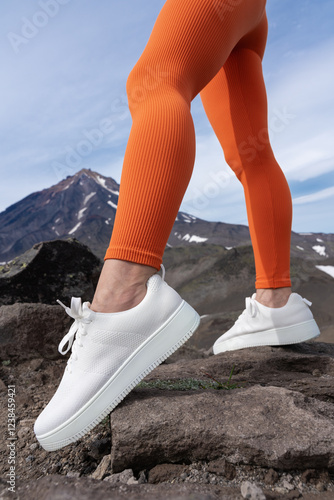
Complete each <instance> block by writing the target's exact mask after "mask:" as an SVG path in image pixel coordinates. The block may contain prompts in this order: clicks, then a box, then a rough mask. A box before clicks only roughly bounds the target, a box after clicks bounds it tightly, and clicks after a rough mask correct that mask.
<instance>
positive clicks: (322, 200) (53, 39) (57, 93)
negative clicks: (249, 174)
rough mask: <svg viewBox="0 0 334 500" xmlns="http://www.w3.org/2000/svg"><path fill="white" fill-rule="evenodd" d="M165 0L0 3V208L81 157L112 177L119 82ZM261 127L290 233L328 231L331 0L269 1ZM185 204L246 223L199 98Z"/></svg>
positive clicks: (116, 169) (332, 228)
mask: <svg viewBox="0 0 334 500" xmlns="http://www.w3.org/2000/svg"><path fill="white" fill-rule="evenodd" d="M164 3H165V2H164V0H145V2H144V1H142V2H138V1H137V0H122V1H121V2H119V1H116V0H99V1H97V2H93V0H37V1H35V0H12V1H11V2H2V3H1V5H0V36H1V44H0V63H1V68H2V71H1V79H0V92H1V99H0V137H1V144H2V146H1V163H0V176H1V184H0V211H3V210H5V209H6V208H7V207H8V206H10V205H12V204H13V203H15V202H17V201H19V200H21V199H22V198H24V197H25V196H27V195H29V194H30V193H32V192H35V191H39V190H41V189H44V188H48V187H50V186H51V185H54V184H56V183H57V182H59V181H60V180H61V179H63V178H65V177H66V176H68V175H73V174H75V173H76V172H77V171H79V170H80V169H82V168H90V169H91V170H94V171H97V172H99V173H100V174H102V175H105V176H109V177H112V178H114V179H115V180H116V181H117V182H120V178H121V170H122V162H123V156H124V152H125V148H126V144H127V140H128V136H129V133H130V129H131V117H130V113H129V110H128V107H127V96H126V91H125V86H126V80H127V77H128V75H129V73H130V71H131V69H132V68H133V66H134V65H135V63H136V62H137V60H138V59H139V57H140V55H141V53H142V51H143V49H144V47H145V45H146V43H147V40H148V37H149V35H150V33H151V30H152V28H153V25H154V22H155V20H156V18H157V16H158V14H159V11H160V9H161V7H162V6H163V4H164ZM267 15H268V20H269V35H268V43H267V48H266V53H265V56H264V60H263V69H264V78H265V82H266V86H267V94H268V103H269V109H268V119H269V132H270V138H271V142H272V146H273V149H274V152H275V156H276V158H277V160H278V162H279V163H280V165H281V167H282V169H283V171H284V173H285V175H286V177H287V180H288V182H289V185H290V189H291V193H292V198H293V226H292V229H293V230H294V231H296V232H325V233H334V217H333V213H334V140H333V137H334V120H333V114H334V92H333V89H334V64H333V63H334V60H333V59H334V29H333V28H334V26H333V24H334V22H333V19H334V2H333V1H332V0H317V1H316V2H315V1H314V0H293V1H292V0H267ZM191 112H192V116H193V119H194V124H195V131H196V160H195V166H194V171H193V176H192V178H191V181H190V183H189V186H188V189H187V191H186V194H185V196H184V199H183V202H182V205H181V210H183V211H185V212H188V213H190V214H192V215H195V216H197V217H201V218H203V219H206V220H210V221H221V222H229V223H234V224H247V214H246V208H245V201H244V196H243V189H242V186H241V184H240V183H239V181H238V180H237V179H236V177H235V176H234V174H233V173H232V171H231V170H230V169H229V167H228V166H227V164H226V163H225V161H224V156H223V153H222V149H221V147H220V145H219V143H218V140H217V139H216V136H215V135H214V133H213V130H212V128H211V126H210V124H209V122H208V120H207V117H206V115H205V113H204V110H203V107H202V104H201V100H200V97H199V96H197V97H196V98H195V99H194V100H193V101H192V104H191Z"/></svg>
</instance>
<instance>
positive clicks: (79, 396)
mask: <svg viewBox="0 0 334 500" xmlns="http://www.w3.org/2000/svg"><path fill="white" fill-rule="evenodd" d="M77 300H80V299H77ZM182 302H183V301H182V299H181V297H180V296H179V294H178V293H177V292H176V291H175V290H173V289H172V288H171V287H170V286H168V285H167V283H166V282H165V281H164V280H163V279H162V278H161V277H160V276H159V275H158V274H154V275H153V276H151V278H150V279H149V280H148V282H147V293H146V295H145V297H144V299H143V300H142V302H140V304H138V305H137V306H135V307H134V308H132V309H129V310H127V311H122V312H119V313H111V314H105V313H96V312H94V311H92V310H90V309H89V304H88V303H84V304H83V306H82V308H81V309H80V307H81V304H79V303H78V302H76V305H75V306H74V303H73V302H72V306H73V308H74V307H75V312H73V311H72V313H73V316H72V314H71V316H72V317H74V318H75V322H74V324H73V325H72V327H71V328H72V333H70V332H71V330H70V332H69V333H68V334H67V335H65V337H64V339H63V341H62V342H61V343H60V346H61V348H62V349H63V347H64V345H65V341H66V340H68V341H69V343H71V342H72V341H73V338H74V335H73V332H74V330H75V340H74V341H73V345H72V354H71V357H70V359H69V360H68V363H67V367H66V369H65V372H64V374H63V377H62V380H61V382H60V385H59V387H58V390H57V391H56V393H55V395H54V396H53V398H52V399H51V401H50V402H49V404H48V405H47V406H46V408H45V409H44V410H43V412H42V413H41V414H40V415H39V417H38V419H37V420H36V422H35V427H34V430H35V433H36V434H37V435H39V436H41V435H43V434H46V433H47V432H49V431H51V430H54V429H55V428H56V427H57V426H60V425H61V424H62V423H64V422H66V421H67V420H68V418H70V417H71V416H73V415H74V414H75V413H76V412H77V411H78V410H80V408H82V407H83V406H84V405H85V403H86V402H88V401H89V400H90V399H91V398H92V397H94V395H95V394H96V393H97V391H98V390H99V389H101V387H103V385H104V384H105V383H107V382H108V380H109V379H110V377H111V376H112V375H113V374H115V373H116V371H117V370H118V369H119V368H120V367H121V366H122V364H123V363H124V361H125V360H126V359H127V358H128V357H129V356H130V355H131V354H132V353H133V352H134V351H135V350H136V349H137V348H138V347H139V346H140V345H141V344H142V343H143V342H145V341H146V340H147V339H148V338H149V337H150V336H151V335H152V334H153V333H154V332H155V331H156V330H157V329H158V328H160V327H161V326H162V325H163V324H164V323H165V322H166V321H168V319H169V318H170V317H171V315H173V313H174V312H175V311H176V310H177V309H178V307H179V306H180V304H181V303H182ZM79 306H80V307H79ZM68 309H69V310H72V309H70V308H68ZM82 319H83V321H82Z"/></svg>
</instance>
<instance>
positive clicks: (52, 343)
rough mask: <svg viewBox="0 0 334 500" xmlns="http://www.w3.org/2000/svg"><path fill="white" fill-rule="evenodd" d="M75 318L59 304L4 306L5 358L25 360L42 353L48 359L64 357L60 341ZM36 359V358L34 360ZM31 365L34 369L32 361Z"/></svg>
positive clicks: (0, 332)
mask: <svg viewBox="0 0 334 500" xmlns="http://www.w3.org/2000/svg"><path fill="white" fill-rule="evenodd" d="M72 321H73V320H72V318H70V317H69V316H68V315H67V314H65V312H64V310H63V308H62V307H60V306H58V305H57V306H49V305H46V304H14V305H12V306H1V307H0V346H1V359H2V360H7V359H11V361H13V360H15V361H20V362H22V361H24V360H27V359H33V358H36V357H39V356H42V358H46V359H55V358H57V357H60V356H61V355H60V354H59V352H58V344H59V342H60V341H61V339H62V338H63V336H64V335H65V333H66V332H67V331H68V329H69V327H70V325H71V323H72ZM34 362H36V360H35V359H34V360H33V361H31V363H34ZM31 368H32V369H34V367H33V365H32V364H31Z"/></svg>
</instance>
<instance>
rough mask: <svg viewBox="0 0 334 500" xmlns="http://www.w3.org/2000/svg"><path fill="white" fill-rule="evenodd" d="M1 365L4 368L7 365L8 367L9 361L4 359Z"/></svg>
mask: <svg viewBox="0 0 334 500" xmlns="http://www.w3.org/2000/svg"><path fill="white" fill-rule="evenodd" d="M2 364H3V365H4V366H8V365H10V359H6V361H3V362H2Z"/></svg>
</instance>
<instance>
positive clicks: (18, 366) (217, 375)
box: [0, 241, 334, 500]
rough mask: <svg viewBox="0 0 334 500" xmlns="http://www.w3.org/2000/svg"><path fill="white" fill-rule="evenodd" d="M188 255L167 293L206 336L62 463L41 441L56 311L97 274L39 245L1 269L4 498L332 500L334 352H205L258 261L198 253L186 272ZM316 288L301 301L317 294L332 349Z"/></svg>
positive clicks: (94, 266)
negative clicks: (175, 293)
mask: <svg viewBox="0 0 334 500" xmlns="http://www.w3.org/2000/svg"><path fill="white" fill-rule="evenodd" d="M211 250H212V252H213V255H216V253H215V252H216V249H213V248H212V249H211ZM198 251H199V250H198ZM64 252H65V254H66V256H67V257H66V259H64ZM182 252H183V250H182ZM182 252H181V251H177V252H176V251H175V252H174V254H173V255H174V257H173V258H174V261H173V262H174V263H173V262H170V263H169V265H168V268H169V270H170V281H169V280H167V282H170V284H171V285H173V286H175V288H177V289H180V291H181V292H182V295H183V296H184V298H185V299H187V300H188V301H189V302H190V303H191V304H192V305H196V308H197V309H198V310H199V312H200V314H202V315H203V316H204V317H202V322H201V326H200V328H199V330H198V331H197V332H196V334H195V335H194V336H193V338H192V339H191V340H190V341H189V342H188V343H187V344H186V345H185V346H184V347H182V348H181V349H180V350H179V351H177V352H176V353H175V354H174V355H173V356H172V357H170V358H169V359H168V360H167V361H166V362H165V363H164V364H162V365H161V366H159V367H158V368H157V369H156V370H154V371H153V372H152V373H151V374H150V375H149V376H148V377H147V378H146V379H145V381H143V382H142V383H141V384H140V385H139V386H138V387H137V388H136V389H135V390H134V391H133V392H132V393H131V394H129V395H128V397H126V398H125V400H124V401H123V402H122V403H121V404H120V405H119V406H118V407H117V408H116V409H115V410H114V411H113V412H112V413H111V415H110V416H109V417H108V418H105V419H104V421H103V422H101V423H100V424H99V425H98V426H96V427H95V428H94V429H93V430H92V431H91V432H90V433H89V434H87V435H86V436H85V437H84V438H82V439H81V440H79V441H78V442H76V443H74V444H72V445H69V446H67V447H65V448H63V449H61V450H58V451H55V452H46V451H45V450H43V449H42V448H41V447H40V446H39V444H38V442H37V441H36V438H35V436H34V433H33V425H34V421H35V419H36V418H37V416H38V415H39V413H40V412H41V410H42V409H43V408H44V406H45V405H46V404H47V403H48V401H49V400H50V399H51V397H52V395H53V394H54V392H55V390H56V388H57V386H58V384H59V381H60V378H61V376H62V373H63V370H64V368H65V364H66V359H65V358H64V357H62V356H61V355H60V354H59V352H58V349H57V348H58V344H59V342H60V340H61V339H62V337H63V336H64V334H65V333H66V332H67V331H68V328H69V326H70V324H71V321H72V320H71V319H70V318H69V317H68V316H67V315H66V314H65V313H64V311H63V309H62V308H61V307H60V306H56V305H51V304H54V302H55V299H56V298H59V299H61V300H63V301H64V302H66V304H68V303H69V299H70V297H71V296H73V295H75V296H81V297H84V299H85V298H86V299H89V297H90V296H91V295H92V293H93V289H94V283H95V282H96V277H97V275H98V270H99V268H100V263H99V261H97V260H96V258H95V257H94V256H92V255H91V253H90V252H89V250H88V249H87V248H86V247H84V246H83V245H81V244H78V243H77V242H71V241H69V242H60V243H59V242H53V243H52V244H50V243H44V244H41V245H37V246H35V247H34V249H32V251H31V254H29V255H26V256H25V257H24V258H23V257H22V258H21V259H18V260H17V261H16V262H14V263H12V264H11V266H9V268H8V269H7V268H6V269H5V268H4V269H2V271H1V273H0V282H1V283H0V295H1V297H0V345H1V351H0V403H1V404H0V432H1V435H2V436H3V440H2V444H3V445H2V447H1V450H0V472H1V474H0V500H1V499H4V500H8V499H12V498H19V499H21V498H22V499H24V500H30V499H31V500H36V499H37V498H38V499H41V500H42V499H43V500H44V499H47V500H48V499H50V500H58V499H59V500H61V499H69V498H71V499H81V500H90V499H92V498H94V499H107V498H108V499H109V498H113V499H134V500H141V499H145V500H146V499H148V500H150V499H152V500H153V499H154V500H156V499H157V500H158V499H164V500H167V499H169V500H211V499H212V500H213V499H226V500H230V499H231V500H232V499H233V500H241V499H243V498H249V499H253V500H256V499H257V500H263V499H272V500H274V499H281V498H291V499H294V498H300V499H308V500H311V499H317V500H318V499H319V500H327V499H334V439H333V436H334V384H333V381H334V344H331V343H323V342H322V341H321V340H323V336H322V337H320V339H319V340H320V342H313V343H307V344H306V343H304V344H300V345H296V346H289V347H284V348H270V347H263V348H256V349H245V350H240V351H234V352H231V353H227V354H221V355H218V356H213V355H212V354H211V353H210V351H209V350H208V347H209V346H211V345H212V343H213V341H214V340H215V339H216V338H217V337H218V336H219V335H221V333H222V332H224V331H225V330H226V329H228V328H229V327H230V326H231V324H232V323H233V322H234V320H235V319H236V317H237V316H238V314H239V313H240V312H241V311H240V310H238V309H239V308H241V307H242V305H243V300H244V298H243V300H241V299H240V297H241V294H245V290H244V289H243V288H242V286H243V285H242V280H244V281H245V283H246V282H247V283H249V282H250V281H251V280H252V279H253V277H252V275H251V273H252V271H249V269H251V267H250V266H249V259H250V256H249V249H248V250H247V249H244V250H240V251H238V253H235V255H234V254H233V255H232V254H231V255H230V256H229V257H228V259H227V258H226V256H225V254H224V252H225V251H220V250H219V252H220V253H223V254H224V255H220V253H219V252H218V253H219V256H218V257H219V259H220V260H219V259H218V261H216V260H215V259H216V257H214V258H213V256H210V255H211V254H210V255H206V256H204V257H203V256H201V255H198V258H197V260H196V263H197V264H196V263H194V267H193V268H192V267H191V266H190V265H189V266H190V267H189V269H188V268H186V264H185V263H187V262H188V261H189V259H186V258H185V256H184V255H183V254H182ZM28 253H29V252H28ZM179 253H180V254H182V255H179ZM225 253H226V252H225ZM218 257H217V258H218ZM178 258H179V260H180V263H178V261H177V259H178ZM211 258H212V259H213V261H212V262H211V261H210V259H211ZM226 259H227V260H226ZM51 260H52V270H51V271H50V273H51V274H50V276H51V277H50V276H48V273H47V272H45V270H46V269H47V268H46V267H45V266H46V265H47V263H48V262H50V261H51ZM81 261H82V262H84V263H85V266H86V272H85V273H84V274H83V275H80V274H78V273H79V271H78V267H77V265H78V262H79V263H80V262H81ZM65 264H66V265H65ZM167 264H168V259H167ZM80 265H81V264H80ZM180 266H181V267H180ZM196 266H197V267H196ZM208 266H209V267H208ZM211 268H212V269H211ZM209 269H211V271H210V272H209ZM219 269H220V271H219ZM195 271H196V272H195ZM218 271H219V272H218ZM187 273H188V274H187ZM196 273H197V274H196ZM210 273H211V274H210ZM215 273H216V274H215ZM219 273H220V274H219ZM247 273H248V274H247ZM305 276H306V274H305ZM307 276H309V275H307ZM311 278H312V279H311ZM311 278H309V277H307V278H303V279H301V285H300V286H301V289H300V293H303V294H304V292H305V293H308V290H309V291H310V292H311V291H312V290H313V292H312V293H313V294H314V297H315V299H316V300H315V301H314V302H315V306H316V307H315V310H316V311H317V313H316V314H317V320H318V317H319V319H320V323H321V324H320V327H321V328H322V329H323V328H329V330H327V334H328V339H327V338H326V340H327V341H328V342H330V341H331V339H332V335H333V333H332V330H330V329H332V324H333V322H332V316H331V315H332V314H333V311H332V308H331V307H330V303H331V300H332V298H331V296H330V293H327V292H326V293H325V291H326V290H327V291H328V290H330V288H328V287H329V286H332V285H331V282H329V281H328V279H327V277H323V278H321V279H322V281H318V282H317V281H316V280H315V278H314V277H313V276H311ZM196 280H197V281H196ZM219 280H220V281H219ZM303 280H304V281H303ZM326 280H327V281H326ZM49 281H50V283H52V286H51V285H50V284H49ZM303 283H304V284H303ZM317 283H318V285H317ZM36 284H38V286H36ZM224 284H225V285H224ZM316 285H317V286H318V288H317V289H315V286H316ZM303 286H304V287H309V288H305V290H304V288H303ZM217 287H218V288H217ZM224 287H225V288H224ZM326 287H327V288H326ZM315 290H322V292H321V293H322V295H321V293H320V292H319V297H318V298H317V292H316V291H315ZM324 290H325V291H324ZM219 293H220V294H221V296H219ZM247 293H248V291H247ZM217 294H218V295H217ZM306 297H308V298H310V299H312V300H313V297H311V296H310V295H307V294H306ZM325 299H326V300H327V302H326V301H325ZM317 300H318V302H317ZM214 301H216V302H217V304H216V306H215V307H217V308H218V305H219V304H220V303H222V304H223V305H224V307H222V306H219V308H220V312H217V311H216V309H215V308H213V309H212V310H209V306H210V307H211V305H212V304H213V302H214ZM1 304H4V305H1ZM221 311H224V312H221ZM324 340H325V339H324ZM8 404H11V405H14V406H12V408H13V410H10V411H13V413H14V414H15V415H14V417H13V418H14V420H13V422H12V421H9V420H8V419H9V417H10V418H11V415H10V412H9V410H8ZM9 423H10V424H12V428H11V427H10V426H9V425H8V424H9ZM10 432H12V434H11V433H10ZM11 438H13V439H11ZM10 461H12V467H15V469H12V476H13V477H12V478H11V476H9V475H8V473H9V472H10V466H11V464H10V463H9V462H10ZM13 464H14V465H13ZM14 474H15V478H14ZM11 479H12V480H14V479H15V493H13V492H11V491H9V490H8V487H9V486H10V483H7V481H10V480H11Z"/></svg>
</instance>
